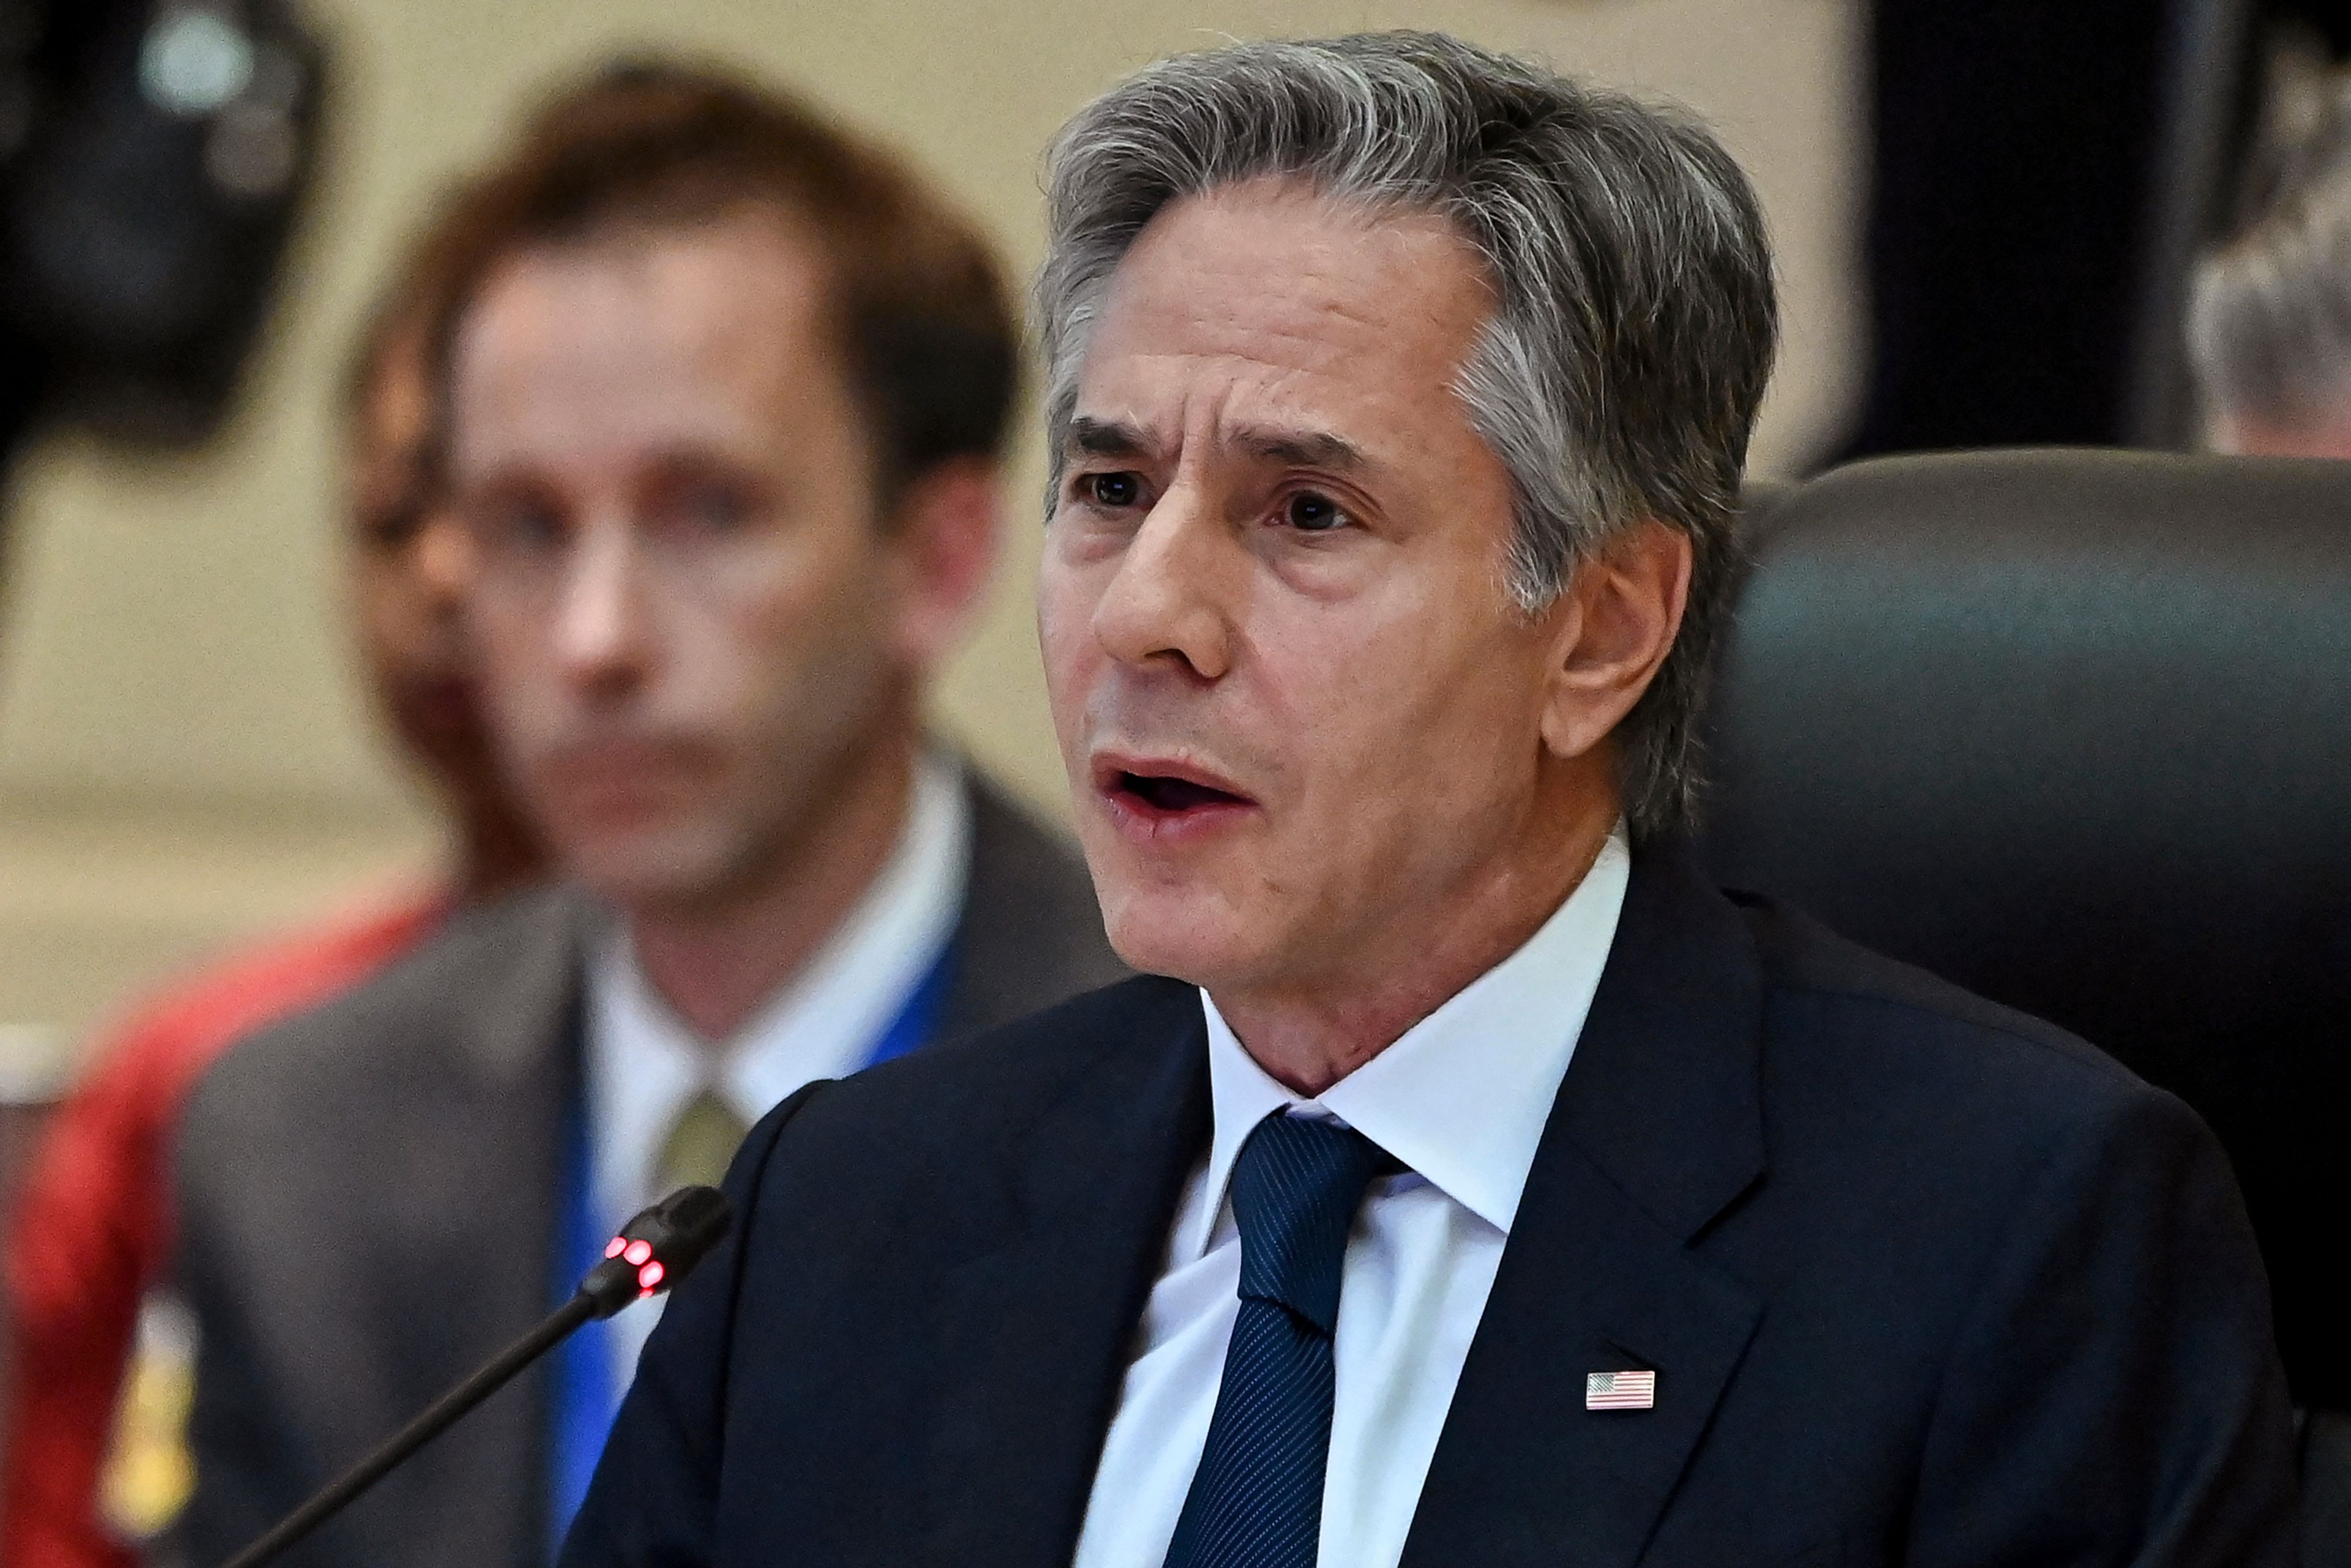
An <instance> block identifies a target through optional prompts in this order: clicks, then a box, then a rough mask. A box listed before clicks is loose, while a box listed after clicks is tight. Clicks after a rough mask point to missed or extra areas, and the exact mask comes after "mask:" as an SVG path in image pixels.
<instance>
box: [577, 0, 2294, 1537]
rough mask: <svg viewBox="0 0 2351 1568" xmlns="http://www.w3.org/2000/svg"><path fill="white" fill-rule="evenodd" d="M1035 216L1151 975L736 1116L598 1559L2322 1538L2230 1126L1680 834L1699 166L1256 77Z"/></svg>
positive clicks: (1644, 136)
mask: <svg viewBox="0 0 2351 1568" xmlns="http://www.w3.org/2000/svg"><path fill="white" fill-rule="evenodd" d="M1050 222H1051V235H1050V252H1049V255H1048V259H1047V262H1046V265H1045V268H1044V273H1043V276H1042V279H1041V281H1040V287H1039V308H1040V315H1041V319H1042V330H1043V340H1044V347H1045V351H1046V355H1047V361H1048V364H1047V369H1048V373H1049V375H1050V385H1049V392H1048V395H1049V398H1050V410H1049V412H1050V418H1049V434H1050V440H1051V441H1052V443H1053V448H1052V450H1053V469H1054V478H1053V487H1052V493H1051V498H1050V522H1049V523H1048V525H1047V538H1046V546H1045V559H1044V564H1043V568H1042V574H1041V580H1040V604H1039V627H1040V637H1041V640H1042V643H1043V648H1044V654H1045V664H1046V671H1047V675H1048V680H1049V684H1050V692H1051V697H1052V704H1053V708H1054V714H1055V718H1056V723H1057V726H1058V729H1059V734H1060V738H1061V747H1062V750H1063V754H1064V760H1065V762H1066V764H1067V766H1068V768H1069V772H1070V777H1071V785H1072V789H1073V792H1074V794H1075V797H1076V808H1077V817H1078V822H1079V827H1080V832H1081V838H1082V840H1083V842H1084V845H1085V849H1086V853H1087V858H1088V862H1089V864H1090V868H1091V870H1092V873H1093V877H1094V883H1095V888H1096V892H1097V894H1099V896H1100V898H1101V901H1102V910H1103V914H1104V916H1105V919H1106V921H1107V924H1108V926H1109V930H1110V935H1111V937H1112V940H1113V944H1114V945H1115V946H1117V948H1118V949H1119V951H1120V953H1121V954H1122V956H1124V957H1125V958H1126V959H1127V960H1128V961H1129V962H1130V963H1132V964H1133V965H1134V967H1137V968H1138V969H1141V970H1143V971H1145V972H1146V973H1148V974H1150V975H1153V976H1156V977H1154V978H1145V979H1139V980H1134V981H1132V982H1129V983H1127V984H1125V985H1123V986H1119V987H1115V988H1111V989H1109V990H1104V991H1099V992H1095V993H1093V994H1092V995H1091V996H1089V997H1086V998H1080V999H1079V1000H1078V1001H1075V1002H1073V1003H1070V1004H1068V1005H1066V1006H1064V1007H1062V1008H1061V1009H1056V1010H1054V1011H1052V1012H1049V1013H1046V1014H1043V1015H1040V1016H1039V1017H1037V1018H1035V1019H1029V1020H1027V1021H1026V1022H1024V1023H1021V1024H1017V1025H1014V1026H1012V1027H1011V1028H1010V1029H1008V1030H1004V1031H1001V1032H999V1033H998V1034H997V1035H995V1036H993V1037H991V1038H990V1039H989V1040H987V1041H985V1042H983V1043H980V1044H978V1045H976V1046H975V1047H974V1048H972V1049H970V1050H968V1051H959V1052H958V1051H948V1052H941V1053H935V1054H933V1055H931V1056H928V1057H926V1058H924V1059H922V1060H920V1061H909V1062H907V1063H905V1064H904V1065H899V1064H892V1065H890V1066H886V1067H883V1068H882V1069H879V1070H877V1071H872V1072H869V1073H866V1074H863V1075H862V1076H860V1077H858V1078H856V1079H853V1080H850V1081H847V1082H841V1083H838V1084H831V1085H819V1086H816V1087H813V1088H811V1089H810V1090H809V1091H806V1092H803V1093H802V1094H800V1095H799V1096H797V1097H795V1098H794V1099H793V1100H791V1101H790V1102H788V1103H786V1104H785V1105H783V1106H782V1107H779V1108H778V1111H777V1112H776V1113H775V1114H773V1115H772V1116H770V1117H769V1118H768V1120H767V1121H766V1122H765V1123H764V1124H762V1125H761V1126H760V1127H759V1128H758V1130H757V1131H755V1133H754V1134H752V1136H751V1138H750V1139H749V1141H748V1142H747V1144H746V1145H745V1147H744V1150H743V1152H742V1154H741V1155H739V1156H738V1157H737V1162H736V1166H735V1168H734V1170H733V1172H732V1174H731V1175H730V1176H729V1178H728V1184H729V1190H730V1193H731V1196H732V1197H733V1200H734V1203H735V1205H736V1208H737V1216H738V1228H737V1236H736V1239H735V1240H734V1241H733V1242H732V1243H730V1245H729V1247H728V1248H727V1249H726V1250H725V1251H723V1252H722V1253H721V1254H720V1255H719V1256H717V1257H716V1258H715V1259H714V1260H712V1262H710V1263H709V1264H707V1265H705V1269H704V1270H703V1271H702V1272H701V1273H699V1274H697V1275H696V1276H695V1278H694V1279H693V1280H692V1281H689V1282H688V1283H687V1284H686V1285H685V1287H684V1289H683V1291H681V1292H680V1294H679V1296H678V1298H677V1300H676V1301H674V1303H673V1305H672V1306H671V1309H670V1311H669V1313H668V1315H667V1316H666V1317H665V1318H664V1322H663V1323H662V1325H661V1327H660V1329H659V1330H658V1331H657V1332H656V1333H655V1335H654V1338H653V1343H652V1346H651V1348H650V1349H649V1350H648V1352H647V1354H646V1357H645V1359H644V1361H643V1364H642V1368H641V1371H640V1374H639V1376H638V1380H637V1384H636V1386H635V1388H634V1390H633V1391H632V1394H631V1396H630V1397H629V1401H628V1404H627V1406H626V1408H625V1409H624V1411H623V1413H622V1417H621V1420H620V1424H619V1426H618V1427H617V1428H616V1430H615V1433H614V1436H613V1438H612V1442H611V1446H610V1447H609V1448H607V1450H606V1452H605V1455H604V1460H603V1464H602V1466H601V1469H600V1470H599V1472H598V1476H597V1479H596V1481H595V1483H594V1485H593V1487H592V1489H591V1492H590V1500H589V1502H588V1505H587V1507H586V1509H585V1511H583V1512H582V1514H581V1515H580V1522H579V1524H578V1526H577V1528H576V1529H575V1530H574V1531H573V1533H572V1536H571V1538H570V1541H569V1544H568V1546H567V1548H566V1557H565V1561H566V1563H569V1564H570V1565H571V1568H591V1565H602V1564H614V1565H619V1564H632V1565H633V1564H643V1563H662V1564H672V1565H683V1564H701V1563H722V1562H723V1563H795V1564H823V1565H828V1568H831V1565H848V1564H872V1565H874V1568H880V1565H882V1564H885V1563H886V1564H893V1565H903V1564H909V1563H935V1564H942V1565H945V1564H1012V1565H1023V1568H1026V1565H1035V1568H1045V1565H1047V1564H1061V1563H1072V1562H1074V1563H1077V1564H1078V1565H1079V1568H1161V1565H1163V1564H1164V1565H1165V1568H1245V1565H1246V1568H1298V1565H1306V1564H1312V1563H1318V1562H1319V1563H1325V1564H1330V1565H1332V1568H1395V1565H1396V1564H1399V1563H1403V1564H1408V1565H1411V1568H1463V1565H1469V1564H1475V1565H1477V1568H1498V1565H1500V1568H1518V1565H1524V1568H1535V1565H1536V1564H1544V1565H1555V1564H1567V1563H1574V1564H1586V1565H1592V1568H1600V1565H1607V1568H1631V1565H1633V1564H1635V1563H1646V1564H1653V1565H1657V1564H1668V1563H1671V1564H1737V1565H1740V1568H1748V1565H1773V1564H1796V1563H1808V1564H1809V1563H1838V1564H1863V1563H1888V1564H1890V1563H1907V1564H1918V1565H1941V1564H1952V1565H1959V1564H1987V1565H1988V1564H1993V1563H2035V1564H2040V1563H2072V1564H2091V1563H2098V1564H2109V1563H2111V1564H2119V1563H2137V1564H2164V1565H2187V1564H2215V1565H2217V1564H2221V1563H2228V1564H2232V1565H2242V1564H2249V1563H2256V1564H2266V1563H2285V1562H2288V1561H2290V1560H2291V1554H2292V1550H2293V1547H2292V1536H2291V1531H2292V1512H2293V1492H2294V1488H2293V1480H2292V1476H2291V1469H2290V1452H2291V1448H2292V1436H2291V1428H2290V1420H2289V1415H2288V1410H2287V1404H2286V1396H2285V1391H2284V1386H2283V1378H2282V1375H2281V1374H2280V1371H2279V1368H2278V1364H2277V1360H2276V1356H2275V1354H2274V1352H2273V1348H2272V1346H2271V1343H2270V1327H2269V1306H2268V1301H2267V1297H2266V1293H2265V1290H2264V1286H2263V1281H2262V1270H2261V1264H2260V1260H2259V1259H2258V1257H2257V1256H2256V1254H2255V1252H2254V1249H2253V1244H2252V1238H2251V1236H2250V1234H2249V1233H2248V1229H2247V1227H2246V1223H2245V1219H2244V1215H2243V1212H2242V1208H2241V1205H2240V1203H2239V1201H2238V1197H2237V1194H2236V1191H2235V1189H2234V1186H2233V1185H2232V1183H2231V1178H2230V1175H2229V1171H2228V1167H2227V1165H2226V1162H2225V1161H2224V1159H2223V1158H2222V1156H2221V1155H2220V1151H2219V1150H2218V1148H2217V1147H2216V1146H2215V1145H2214V1144H2213V1141H2212V1139H2211V1137H2210V1134H2208V1133H2207V1132H2206V1131H2205V1129H2204V1128H2203V1127H2202V1125H2201V1124H2199V1123H2198V1122H2197V1121H2196V1119H2195V1117H2194V1116H2193V1115H2192V1114H2191V1113H2189V1112H2188V1111H2187V1110H2186V1109H2185V1108H2184V1107H2182V1106H2181V1105H2180V1104H2179V1102H2177V1101H2175V1100H2173V1099H2171V1098H2169V1097H2168V1096H2167V1095H2165V1094H2162V1093H2160V1092H2157V1091H2155V1090H2153V1089H2150V1088H2148V1087H2147V1086H2146V1085H2145V1084H2142V1083H2140V1082H2137V1081H2136V1080H2135V1079H2133V1078H2131V1077H2130V1076H2129V1075H2128V1074H2127V1073H2126V1072H2125V1071H2123V1070H2122V1069H2120V1068H2119V1067H2117V1066H2116V1065H2115V1064H2114V1063H2112V1062H2111V1061H2107V1060H2106V1059H2105V1058H2104V1057H2101V1056H2100V1055H2098V1054H2097V1053H2096V1052H2095V1051H2093V1050H2091V1049H2090V1048H2089V1047H2087V1046H2085V1045H2083V1044H2082V1043H2080V1042H2079V1041H2076V1040H2071V1039H2068V1038H2067V1037H2065V1036H2064V1035H2063V1034H2061V1033H2060V1032H2058V1031H2057V1030H2053V1029H2051V1028H2049V1027H2047V1026H2046V1025H2043V1024H2040V1023H2037V1022H2034V1021H2033V1020H2032V1019H2025V1018H2022V1017H2019V1016H2017V1015H2014V1014H2011V1013H2009V1012H2006V1011H2003V1010H2002V1009H1998V1008H1995V1007H1992V1006H1991V1005H1990V1004H1988V1003H1985V1002H1981V1001H1979V1000H1977V999H1975V998H1970V997H1968V996H1966V995H1964V994H1962V993H1960V992H1958V991H1956V990H1953V989H1951V988H1949V987H1946V986H1943V985H1941V984H1939V983H1938V982H1936V981H1934V980H1932V979H1930V978H1928V977H1926V976H1924V975H1921V974H1918V973H1917V972H1915V971H1912V970H1908V969H1906V968H1903V967H1900V966H1898V965H1895V964H1892V963H1890V962H1887V961H1886V960H1883V959H1879V958H1876V957H1875V956H1871V955H1868V954H1866V953H1864V952H1862V951H1860V950H1858V949H1856V948H1854V947H1852V946H1848V945H1846V944H1844V943H1843V942H1841V941H1839V940H1838V939H1837V938H1835V937H1834V936H1830V935H1829V934H1828V933H1826V932H1824V931H1823V930H1821V929H1820V928H1819V927H1817V926H1814V925H1811V924H1809V923H1807V922H1805V921H1804V920H1802V918H1800V917H1798V916H1796V915H1792V914H1789V913H1787V912H1784V911H1782V910H1779V909H1775V908H1774V907H1772V906H1771V905H1770V904H1766V903H1761V902H1759V901H1755V900H1751V899H1744V898H1730V897H1726V896H1725V895H1724V894H1720V893H1718V892H1717V891H1716V890H1714V889H1713V888H1712V887H1710V886H1708V885H1707V884H1706V883H1704V882H1703V881H1701V880H1700V879H1699V878H1698V876H1697V875H1696V874H1695V873H1693V872H1692V871H1691V870H1690V869H1689V868H1688V866H1687V863H1686V862H1685V861H1684V860H1683V859H1682V857H1681V856H1680V855H1679V854H1678V853H1677V852H1676V850H1675V849H1674V847H1673V842H1674V839H1675V836H1676V833H1677V829H1678V828H1679V827H1680V826H1681V824H1682V823H1683V821H1685V819H1686V817H1687V813H1688V810H1689V807H1690V802H1691V797H1692V794H1693V792H1694V789H1695V787H1696V783H1697V757H1696V748H1695V746H1694V743H1693V739H1692V737H1693V733H1694V719H1695V716H1696V710H1697V706H1698V696H1699V693H1700V689H1701V687H1702V685H1703V681H1702V674H1703V671H1704V669H1705V665H1706V657H1707V652H1708V641H1709V639H1710V637H1711V636H1712V634H1713V632H1714V630H1715V625H1716V622H1718V620H1719V616H1720V614H1721V612H1722V607H1723V604H1724V601H1725V598H1726V587H1725V583H1726V580H1727V578H1728V576H1729V571H1730V568H1731V565H1732V559H1733V556H1734V553H1735V549H1734V540H1733V537H1732V512H1733V506H1734V498H1735V496H1736V493H1737V490H1738V486H1739V480H1740V467H1741V464H1742V462H1743V459H1744V455H1745V451H1746V446H1747V440H1748V434H1749V430H1750V425H1751V423H1752V421H1753V418H1754V413H1755V409H1756V404H1757V402H1758V401H1759V399H1760V398H1761V393H1762V390H1763V383H1764V381H1765V377H1766V372H1767V370H1768V367H1769V363H1770V361H1771V348H1772V338H1773V330H1774V322H1773V310H1774V307H1773V300H1772V288H1771V265H1770V256H1769V250H1768V247H1767V246H1766V243H1765V240H1764V236H1763V229H1762V223H1761V217H1760V214H1759V211H1758V206H1757V203H1756V199H1755V196H1754V193H1753V192H1752V190H1751V189H1750V186H1749V185H1748V183H1747V181H1746V180H1745V179H1744V177H1743V176H1742V175H1741V174H1740V172H1739V170H1738V168H1737V166H1736V165H1735V164H1734V163H1733V162H1732V161H1731V160H1730V158H1729V155H1728V154H1727V153H1725V152H1724V151H1723V150H1722V148H1721V147H1720V146H1719V144H1718V143H1717V142H1716V141H1715V140H1714V139H1713V138H1712V137H1711V136H1710V135H1708V133H1707V132H1706V131H1703V130H1702V129H1700V128H1698V126H1696V125H1695V124H1693V123H1691V122H1690V121H1689V120H1687V119H1686V118H1685V117H1683V116H1681V115H1680V114H1678V113H1676V112H1671V111H1667V110H1658V109H1655V108H1650V107H1646V106H1644V105H1642V104H1639V103H1636V102H1635V101H1633V100H1631V99H1626V98H1624V97H1622V96H1619V95H1617V94H1614V93H1611V92H1607V91H1603V90H1599V89H1593V88H1589V87H1586V86H1583V85H1580V84H1577V83H1574V82H1572V81H1566V80H1562V79H1560V78H1556V77H1554V76H1552V75H1551V74H1550V73H1549V72H1547V71H1544V70H1541V69H1539V68H1534V67H1532V66H1530V65H1527V64H1524V63H1521V62H1519V61H1516V60H1513V59H1510V58H1507V57H1499V56H1496V55H1492V54H1489V53H1486V52H1484V51H1481V50H1479V49H1475V48H1472V47H1468V46H1467V45H1464V44H1461V43H1458V42H1456V41H1454V40H1451V39H1447V38H1444V37H1433V36H1429V35H1426V34H1385V35H1376V36H1364V37H1348V38H1341V39H1336V40H1332V41H1328V42H1322V43H1301V44H1260V45H1247V46H1239V47H1232V48H1228V49H1221V50H1216V51H1212V52H1209V53H1206V54H1201V55H1196V56H1191V57H1184V58H1179V59H1175V60H1170V61H1166V62H1164V63H1162V64H1161V65H1158V66H1156V67H1154V68H1151V69H1148V70H1146V71H1144V72H1143V73H1142V74H1141V75H1139V76H1137V77H1136V78H1134V79H1132V80H1130V81H1128V82H1126V83H1125V84H1123V86H1121V87H1119V88H1117V89H1113V91H1112V92H1111V93H1110V94H1108V95H1107V96H1106V97H1104V98H1103V99H1102V100H1100V101H1099V102H1097V103H1095V104H1094V105H1093V106H1092V107H1091V108H1090V109H1088V110H1085V111H1084V112H1083V113H1082V114H1081V115H1080V116H1079V117H1078V118H1077V119H1076V120H1075V121H1073V122H1072V123H1071V126H1070V127H1069V128H1068V129H1067V130H1066V131H1064V132H1063V133H1062V135H1061V139H1060V141H1058V142H1057V143H1056V145H1055V147H1054V150H1053V153H1052V159H1051V185H1050ZM1162 977H1164V978H1162Z"/></svg>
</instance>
